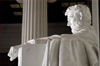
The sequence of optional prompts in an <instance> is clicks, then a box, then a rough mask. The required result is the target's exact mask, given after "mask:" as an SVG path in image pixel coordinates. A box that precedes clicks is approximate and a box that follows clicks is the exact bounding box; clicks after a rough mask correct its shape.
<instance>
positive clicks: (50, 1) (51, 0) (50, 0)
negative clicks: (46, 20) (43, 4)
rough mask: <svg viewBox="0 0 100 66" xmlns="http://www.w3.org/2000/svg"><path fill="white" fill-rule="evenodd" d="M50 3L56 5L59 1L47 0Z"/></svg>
mask: <svg viewBox="0 0 100 66" xmlns="http://www.w3.org/2000/svg"><path fill="white" fill-rule="evenodd" d="M47 1H48V2H49V3H54V2H56V1H57V0H47Z"/></svg>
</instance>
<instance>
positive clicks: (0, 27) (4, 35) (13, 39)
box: [0, 24, 21, 53]
mask: <svg viewBox="0 0 100 66" xmlns="http://www.w3.org/2000/svg"><path fill="white" fill-rule="evenodd" d="M20 43H21V24H0V53H5V52H8V51H9V49H10V47H11V46H15V45H18V44H20Z"/></svg>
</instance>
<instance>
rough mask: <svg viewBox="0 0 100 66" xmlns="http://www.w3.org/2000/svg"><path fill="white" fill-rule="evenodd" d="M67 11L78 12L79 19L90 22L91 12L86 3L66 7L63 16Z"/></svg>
mask: <svg viewBox="0 0 100 66" xmlns="http://www.w3.org/2000/svg"><path fill="white" fill-rule="evenodd" d="M69 11H73V12H77V13H79V15H80V20H82V19H83V20H84V21H85V22H87V23H89V24H91V14H90V10H89V8H88V6H87V5H82V4H78V5H74V6H70V7H68V8H67V10H66V12H65V16H67V15H68V13H69Z"/></svg>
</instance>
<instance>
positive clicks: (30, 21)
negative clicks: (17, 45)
mask: <svg viewBox="0 0 100 66" xmlns="http://www.w3.org/2000/svg"><path fill="white" fill-rule="evenodd" d="M45 36H47V0H23V22H22V44H24V43H26V42H27V41H28V40H31V39H36V38H40V37H45Z"/></svg>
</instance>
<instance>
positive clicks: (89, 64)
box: [8, 4, 99, 66]
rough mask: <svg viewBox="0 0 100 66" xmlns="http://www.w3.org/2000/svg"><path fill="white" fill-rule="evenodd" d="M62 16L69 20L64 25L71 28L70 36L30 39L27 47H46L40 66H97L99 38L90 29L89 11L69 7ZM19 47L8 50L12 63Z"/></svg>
mask: <svg viewBox="0 0 100 66" xmlns="http://www.w3.org/2000/svg"><path fill="white" fill-rule="evenodd" d="M65 16H67V19H68V23H67V26H70V27H71V29H72V33H73V34H62V35H52V36H49V37H44V38H38V39H36V40H34V39H32V40H30V41H28V43H26V44H46V49H45V54H44V59H43V63H42V65H41V66H99V65H98V63H99V62H98V39H97V34H96V32H95V30H94V28H93V26H91V14H90V10H89V8H88V7H87V6H86V5H81V4H78V5H74V6H70V7H68V9H67V10H66V12H65ZM26 44H24V45H26ZM22 46H23V45H19V46H15V47H12V48H11V49H10V51H9V53H8V56H10V57H11V61H12V60H14V59H15V58H16V57H17V55H18V49H19V48H21V47H22ZM12 50H13V51H12ZM15 50H16V52H15V53H14V51H15ZM14 54H15V57H14Z"/></svg>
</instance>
